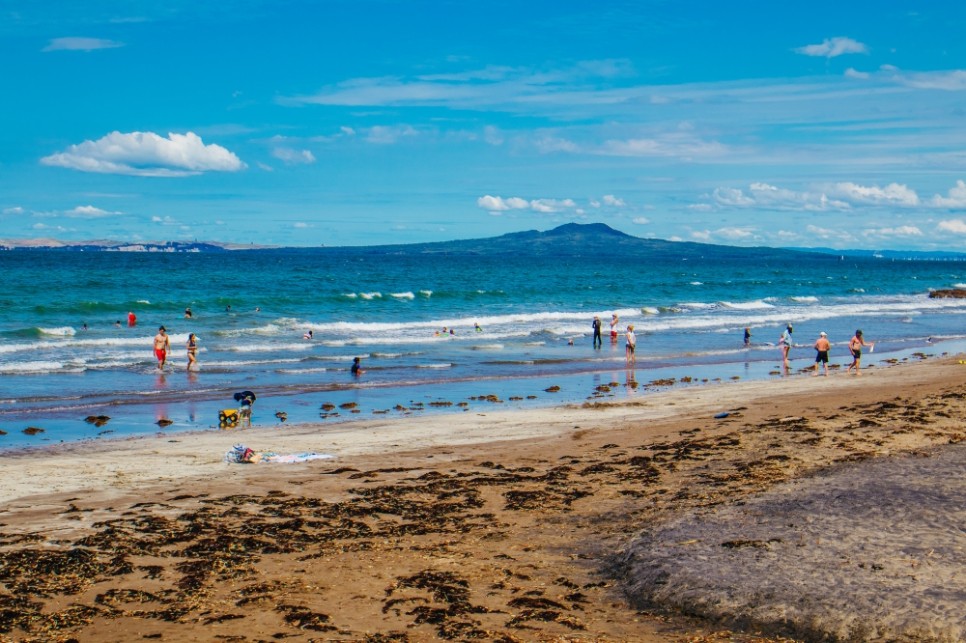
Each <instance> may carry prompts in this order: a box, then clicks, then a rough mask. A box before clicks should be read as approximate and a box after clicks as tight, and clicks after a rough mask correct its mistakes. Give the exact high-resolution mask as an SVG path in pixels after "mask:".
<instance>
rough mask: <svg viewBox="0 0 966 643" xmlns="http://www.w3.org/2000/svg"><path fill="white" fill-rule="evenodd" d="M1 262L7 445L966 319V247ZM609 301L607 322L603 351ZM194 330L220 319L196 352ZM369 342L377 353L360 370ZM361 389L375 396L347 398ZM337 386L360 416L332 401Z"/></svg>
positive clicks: (585, 382) (500, 388) (569, 395)
mask: <svg viewBox="0 0 966 643" xmlns="http://www.w3.org/2000/svg"><path fill="white" fill-rule="evenodd" d="M0 270H2V274H3V276H4V283H3V288H2V291H0V429H2V430H3V431H5V432H6V434H5V435H0V448H9V447H21V446H25V445H38V446H43V445H45V444H51V443H56V442H60V441H62V440H64V441H71V440H78V439H88V438H100V439H103V438H106V437H112V436H123V435H130V434H135V433H151V432H156V431H158V430H159V429H158V427H157V426H156V425H155V424H154V422H155V421H156V420H157V419H160V418H165V419H170V420H172V421H173V422H174V424H172V425H171V426H170V427H168V428H166V429H164V430H165V431H167V432H174V431H178V430H186V429H191V430H198V429H206V428H212V429H216V428H217V427H216V425H217V412H218V410H219V409H223V408H230V407H233V406H235V402H234V400H233V399H232V394H233V393H235V392H237V391H240V390H252V391H255V392H256V394H257V395H258V397H259V399H258V402H257V403H256V406H255V409H256V413H255V422H256V424H258V423H260V424H278V423H279V421H278V420H277V419H276V417H275V412H276V411H284V412H285V413H286V414H287V418H288V421H289V422H295V421H319V420H320V417H322V416H320V413H321V414H323V415H324V419H325V421H336V420H337V419H345V418H348V417H371V416H372V414H373V413H378V414H386V415H392V414H403V413H413V412H431V411H432V410H434V409H437V410H438V409H444V410H450V411H452V410H454V409H459V408H466V409H470V410H478V409H481V408H492V407H493V404H494V403H493V402H487V401H482V400H478V399H476V398H479V397H484V396H487V395H496V396H498V397H499V398H500V399H502V400H503V406H513V405H517V406H520V405H527V404H551V403H559V402H561V401H579V400H583V399H586V398H587V397H588V396H590V395H592V394H594V391H595V388H596V387H597V386H599V385H601V384H610V383H612V382H616V383H618V384H619V386H617V387H611V388H612V390H611V392H610V394H611V395H630V394H633V395H644V394H646V391H647V390H648V389H647V387H646V386H644V385H646V384H647V383H648V382H652V381H656V380H660V379H664V378H681V377H690V378H692V379H693V380H695V381H698V382H700V381H701V380H714V379H733V378H735V377H741V378H754V377H774V376H775V375H774V372H775V369H776V368H777V365H778V364H779V360H778V351H777V349H776V348H775V343H776V341H777V338H778V335H779V333H780V332H781V330H782V328H784V326H785V324H786V323H793V324H794V327H795V331H794V338H795V341H796V343H797V344H799V345H800V347H798V348H796V349H795V350H793V352H792V357H793V360H794V361H793V368H792V373H793V374H794V373H795V372H796V371H797V370H798V369H800V368H803V367H805V366H809V365H811V364H812V362H813V359H814V351H812V349H811V348H810V347H811V345H812V343H813V342H814V340H815V338H816V337H817V335H818V333H819V331H823V330H824V331H826V332H828V334H829V337H830V339H831V341H832V343H833V351H832V356H833V362H837V363H847V362H848V361H849V358H848V351H847V349H846V348H845V344H846V343H847V341H848V339H849V338H850V337H851V335H852V333H853V332H854V331H855V329H856V328H863V329H864V330H865V334H866V337H867V338H868V339H870V340H874V341H876V350H875V353H874V354H872V355H867V357H866V360H864V362H865V363H875V362H876V361H880V363H881V361H882V360H885V359H896V358H897V359H902V358H906V357H908V356H909V355H912V354H914V353H916V352H919V351H928V352H930V353H931V354H939V353H941V352H944V351H951V350H952V351H958V350H959V348H960V343H961V342H963V341H964V340H966V333H964V332H963V319H964V318H963V316H962V315H963V314H964V313H966V301H964V300H950V299H929V298H928V292H929V290H930V289H936V288H950V287H954V286H957V285H963V283H964V282H966V263H961V262H913V261H886V260H873V259H867V260H866V259H862V260H858V259H841V258H840V257H833V256H828V257H826V256H814V255H809V254H802V255H800V256H795V259H794V260H791V261H787V262H781V263H776V264H774V265H762V264H760V263H752V262H748V261H745V260H741V259H738V258H735V259H734V260H733V261H729V260H718V261H714V262H704V261H700V260H698V261H696V260H690V261H675V262H670V263H667V264H654V263H653V262H648V261H646V260H643V259H642V260H627V259H621V260H609V259H607V258H605V257H601V258H591V257H586V258H559V257H558V258H532V257H479V256H470V257H463V256H461V257H454V256H436V255H423V256H415V257H412V256H392V255H390V256H382V255H370V254H367V253H365V252H363V251H360V252H358V253H353V252H344V251H343V252H339V253H330V252H326V251H324V250H272V251H268V250H260V251H236V252H225V253H180V254H175V253H170V254H169V253H121V252H65V251H30V252H27V251H10V252H2V253H0ZM186 307H190V308H191V309H192V311H193V313H194V315H193V317H192V318H191V319H185V318H184V309H185V308H186ZM229 307H230V309H229ZM128 312H134V313H135V315H136V316H137V324H136V325H135V326H133V327H129V326H128V325H127V314H128ZM614 312H616V313H617V314H618V315H619V317H620V329H621V333H622V335H623V332H624V329H625V328H626V326H627V324H634V326H635V329H636V334H637V337H638V350H637V360H636V365H635V366H634V367H633V368H628V367H626V365H625V357H624V346H623V343H624V342H623V337H621V338H619V340H618V342H617V343H616V344H612V343H611V342H610V340H609V338H607V337H606V327H607V325H608V322H609V320H610V318H611V315H612V313H614ZM594 315H599V316H600V317H601V319H602V321H603V322H604V325H605V339H604V346H603V348H602V349H600V350H594V349H593V348H592V346H591V319H592V318H593V316H594ZM117 321H120V322H121V325H120V327H116V326H115V322H117ZM85 324H86V329H85V328H84V325H85ZM162 324H163V325H165V326H166V327H167V329H168V332H169V334H170V336H171V338H172V347H173V350H172V357H171V360H170V362H169V366H168V368H167V370H166V371H164V372H163V373H162V372H160V371H158V369H157V365H156V361H155V359H154V356H153V354H152V350H151V348H152V347H151V338H152V337H153V336H154V334H155V333H156V332H157V329H158V326H159V325H162ZM476 324H479V326H480V328H481V329H482V330H481V331H477V330H476V329H475V325H476ZM444 327H445V328H446V329H447V332H446V333H442V329H443V328H444ZM745 327H749V328H750V329H751V332H752V345H751V346H750V347H745V346H744V344H743V341H742V334H743V329H744V328H745ZM308 330H312V332H313V339H311V340H306V339H303V335H304V334H305V333H306V332H307V331H308ZM450 330H452V331H453V332H452V334H451V333H450V332H449V331H450ZM189 332H194V333H196V334H197V335H198V337H199V338H200V339H199V346H200V352H199V354H198V361H199V368H198V370H197V371H196V372H192V373H187V372H185V365H186V357H185V349H184V346H185V342H186V341H187V336H188V333H189ZM571 342H572V344H571ZM355 356H360V357H362V361H363V366H364V368H365V369H366V373H365V374H364V375H363V376H362V377H361V378H358V379H354V378H353V377H352V376H351V375H350V374H349V366H350V364H351V360H352V358H353V357H355ZM634 382H637V383H638V384H639V386H638V387H634V386H633V383H634ZM551 385H556V386H560V389H561V390H560V391H559V392H557V393H548V392H546V391H545V389H546V388H549V387H550V386H551ZM511 398H522V399H519V400H517V399H511ZM528 398H529V399H528ZM346 402H355V403H356V404H357V405H358V406H357V408H356V410H357V411H358V413H356V414H352V413H351V411H350V410H346V409H342V410H339V409H338V406H339V405H340V404H344V403H346ZM326 403H329V404H335V405H336V407H337V409H336V410H335V411H333V413H339V416H338V418H337V417H336V416H334V415H331V414H325V412H324V411H321V410H320V406H321V405H322V404H326ZM447 403H453V404H454V405H455V404H458V403H463V406H462V407H459V406H453V407H448V406H446V404H447ZM420 409H422V410H420ZM102 414H103V415H108V416H110V417H111V418H112V419H111V421H110V422H109V423H108V424H107V425H104V426H102V427H95V426H93V425H91V424H88V423H86V422H85V421H84V418H86V417H87V416H89V415H102ZM27 427H38V428H43V429H44V431H43V432H42V433H37V434H35V435H27V434H25V433H24V432H23V430H24V429H25V428H27Z"/></svg>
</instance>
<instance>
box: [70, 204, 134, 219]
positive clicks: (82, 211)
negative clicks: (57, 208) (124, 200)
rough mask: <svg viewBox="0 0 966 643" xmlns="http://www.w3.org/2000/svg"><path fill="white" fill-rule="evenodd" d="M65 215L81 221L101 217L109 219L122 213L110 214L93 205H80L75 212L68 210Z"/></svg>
mask: <svg viewBox="0 0 966 643" xmlns="http://www.w3.org/2000/svg"><path fill="white" fill-rule="evenodd" d="M64 214H65V215H66V216H68V217H77V218H81V219H99V218H101V217H109V216H113V215H115V214H121V213H120V212H108V211H107V210H102V209H100V208H95V207H94V206H93V205H79V206H77V207H76V208H74V209H73V210H68V211H67V212H65V213H64Z"/></svg>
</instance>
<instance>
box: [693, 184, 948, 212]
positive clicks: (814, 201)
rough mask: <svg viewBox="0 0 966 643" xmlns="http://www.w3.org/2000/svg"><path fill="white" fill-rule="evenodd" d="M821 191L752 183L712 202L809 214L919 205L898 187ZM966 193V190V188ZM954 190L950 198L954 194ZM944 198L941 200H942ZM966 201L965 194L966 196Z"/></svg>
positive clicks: (716, 194)
mask: <svg viewBox="0 0 966 643" xmlns="http://www.w3.org/2000/svg"><path fill="white" fill-rule="evenodd" d="M821 187H822V189H819V190H814V191H813V190H809V191H796V190H789V189H787V188H782V187H778V186H775V185H770V184H768V183H761V182H757V183H752V184H750V185H749V186H748V191H747V192H745V191H744V190H742V189H740V188H731V187H720V188H716V189H715V190H714V191H713V192H712V194H711V199H712V200H713V201H714V204H715V205H717V206H719V207H735V208H763V209H771V210H790V211H806V212H827V211H835V210H851V209H852V208H853V206H854V205H890V206H902V207H914V206H919V205H920V200H919V195H918V194H916V192H915V190H912V189H910V188H909V187H907V186H905V185H901V184H899V183H890V184H889V185H886V186H885V187H879V186H877V185H873V186H865V185H859V184H857V183H852V182H848V181H843V182H840V183H833V184H831V185H826V186H821ZM964 190H966V187H964ZM953 192H954V191H953V190H951V191H950V194H951V195H952V194H953ZM940 198H941V197H940ZM964 198H966V193H964Z"/></svg>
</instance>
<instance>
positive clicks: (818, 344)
mask: <svg viewBox="0 0 966 643" xmlns="http://www.w3.org/2000/svg"><path fill="white" fill-rule="evenodd" d="M830 348H832V345H831V344H829V342H828V335H827V334H826V333H825V331H824V330H823V331H822V332H821V333H819V334H818V339H816V340H815V375H813V377H818V365H819V362H821V363H822V365H823V366H824V367H825V376H826V377H828V352H829V349H830Z"/></svg>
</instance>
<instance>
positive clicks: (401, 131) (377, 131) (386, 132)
mask: <svg viewBox="0 0 966 643" xmlns="http://www.w3.org/2000/svg"><path fill="white" fill-rule="evenodd" d="M416 134H417V132H416V130H415V129H414V128H413V127H412V126H410V125H395V126H392V127H387V126H385V125H376V126H374V127H370V128H369V131H368V132H367V133H366V141H367V142H369V143H375V144H376V145H390V144H392V143H396V142H398V141H399V139H401V138H408V137H412V136H416Z"/></svg>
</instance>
